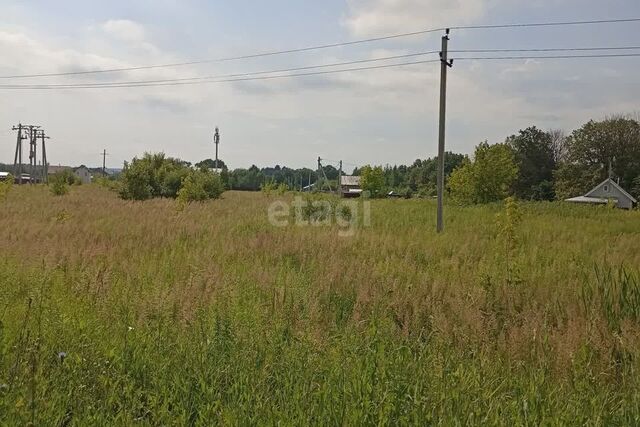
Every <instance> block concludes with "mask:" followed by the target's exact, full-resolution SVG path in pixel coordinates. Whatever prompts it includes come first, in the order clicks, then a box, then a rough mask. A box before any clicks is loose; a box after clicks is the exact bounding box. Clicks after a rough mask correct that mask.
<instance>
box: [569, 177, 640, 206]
mask: <svg viewBox="0 0 640 427" xmlns="http://www.w3.org/2000/svg"><path fill="white" fill-rule="evenodd" d="M566 201H567V202H571V203H590V204H596V205H606V204H607V203H609V201H613V202H615V204H616V206H617V207H618V208H620V209H633V206H634V205H635V204H636V203H638V201H637V200H636V199H635V198H634V197H633V196H632V195H631V194H629V193H627V192H626V191H625V190H624V189H623V188H622V187H620V185H618V183H616V182H615V181H614V180H613V179H611V178H608V179H606V180H605V181H603V182H602V183H601V184H599V185H598V186H596V187H595V188H594V189H593V190H591V191H589V192H588V193H587V194H585V195H584V196H579V197H573V198H571V199H567V200H566Z"/></svg>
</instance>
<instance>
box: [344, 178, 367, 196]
mask: <svg viewBox="0 0 640 427" xmlns="http://www.w3.org/2000/svg"><path fill="white" fill-rule="evenodd" d="M340 190H341V191H342V196H343V197H360V195H361V194H362V188H361V187H360V177H359V176H351V175H343V176H341V177H340Z"/></svg>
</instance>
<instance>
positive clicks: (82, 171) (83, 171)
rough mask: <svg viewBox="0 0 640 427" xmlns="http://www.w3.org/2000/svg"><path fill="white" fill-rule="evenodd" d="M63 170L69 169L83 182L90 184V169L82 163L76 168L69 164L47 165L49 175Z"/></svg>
mask: <svg viewBox="0 0 640 427" xmlns="http://www.w3.org/2000/svg"><path fill="white" fill-rule="evenodd" d="M64 171H71V172H72V173H73V174H74V175H75V176H77V177H78V178H79V179H80V182H82V183H83V184H91V171H90V170H89V168H87V167H86V166H84V165H82V166H80V167H77V168H72V167H70V166H49V175H55V174H58V173H61V172H64Z"/></svg>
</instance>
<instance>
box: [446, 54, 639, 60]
mask: <svg viewBox="0 0 640 427" xmlns="http://www.w3.org/2000/svg"><path fill="white" fill-rule="evenodd" d="M632 57H640V53H628V54H625V53H618V54H611V55H608V54H601V55H533V56H479V57H456V58H454V59H455V60H456V61H464V60H474V61H482V60H501V59H503V60H514V59H572V58H575V59H586V58H632Z"/></svg>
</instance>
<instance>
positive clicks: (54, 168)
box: [49, 166, 72, 175]
mask: <svg viewBox="0 0 640 427" xmlns="http://www.w3.org/2000/svg"><path fill="white" fill-rule="evenodd" d="M67 169H72V168H71V166H49V175H55V174H57V173H58V172H63V171H66V170H67Z"/></svg>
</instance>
